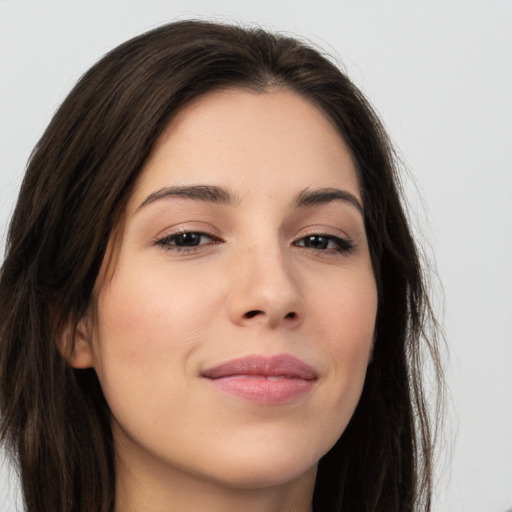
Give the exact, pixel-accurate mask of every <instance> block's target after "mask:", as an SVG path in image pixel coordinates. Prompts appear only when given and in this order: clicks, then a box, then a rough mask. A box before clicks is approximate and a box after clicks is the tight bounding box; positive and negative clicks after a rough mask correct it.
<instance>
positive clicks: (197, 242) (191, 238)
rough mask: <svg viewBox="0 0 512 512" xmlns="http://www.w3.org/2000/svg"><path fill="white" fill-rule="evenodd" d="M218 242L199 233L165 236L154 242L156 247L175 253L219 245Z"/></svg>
mask: <svg viewBox="0 0 512 512" xmlns="http://www.w3.org/2000/svg"><path fill="white" fill-rule="evenodd" d="M219 242H220V240H218V239H216V238H214V237H213V236H211V235H208V234H207V233H201V232H199V231H184V232H179V233H174V234H172V235H167V236H165V237H163V238H161V239H159V240H157V241H156V245H160V246H162V247H163V248H165V249H168V250H175V251H180V250H183V251H186V250H187V249H188V250H194V249H195V248H199V247H201V246H202V245H208V244H215V243H219Z"/></svg>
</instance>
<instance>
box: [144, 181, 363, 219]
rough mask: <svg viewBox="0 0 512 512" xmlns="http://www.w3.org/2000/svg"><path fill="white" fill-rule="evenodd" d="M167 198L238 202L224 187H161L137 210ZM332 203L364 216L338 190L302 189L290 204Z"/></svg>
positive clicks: (351, 197)
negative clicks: (352, 208) (351, 209)
mask: <svg viewBox="0 0 512 512" xmlns="http://www.w3.org/2000/svg"><path fill="white" fill-rule="evenodd" d="M167 197H184V198H187V199H192V200H195V201H204V202H207V203H214V204H223V205H233V204H235V203H237V202H238V199H237V198H236V197H235V195H234V194H233V193H232V192H231V191H230V190H229V189H228V188H226V187H219V186H215V185H183V186H181V185H177V186H172V187H163V188H161V189H159V190H157V191H156V192H152V193H151V194H149V195H148V196H147V197H146V199H144V201H142V203H141V204H140V205H139V206H138V208H137V210H140V209H141V208H143V207H144V206H146V205H148V204H151V203H154V202H155V201H159V200H160V199H164V198H167ZM333 201H344V202H346V203H348V204H350V205H352V206H354V207H355V208H356V209H357V211H358V212H359V213H361V215H363V216H364V210H363V207H362V205H361V203H360V202H359V200H358V199H357V198H356V197H355V196H354V195H353V194H351V193H350V192H348V191H346V190H341V189H338V188H321V189H316V190H310V189H304V190H302V191H301V192H300V193H299V194H298V195H297V197H296V198H295V199H294V201H293V203H292V204H293V206H294V207H295V208H306V207H308V206H317V205H322V204H327V203H330V202H333Z"/></svg>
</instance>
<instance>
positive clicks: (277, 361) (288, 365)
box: [202, 354, 318, 380]
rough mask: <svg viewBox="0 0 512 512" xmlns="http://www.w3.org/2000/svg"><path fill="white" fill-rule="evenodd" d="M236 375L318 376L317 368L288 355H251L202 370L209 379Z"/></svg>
mask: <svg viewBox="0 0 512 512" xmlns="http://www.w3.org/2000/svg"><path fill="white" fill-rule="evenodd" d="M234 375H259V376H263V377H287V378H295V379H304V380H314V379H316V378H317V377H318V375H317V372H316V370H315V369H314V368H313V367H312V366H310V365H308V364H307V363H305V362H304V361H301V360H300V359H298V358H296V357H294V356H291V355H288V354H279V355H275V356H270V357H268V356H263V355H251V356H246V357H240V358H237V359H231V360H229V361H226V362H224V363H221V364H219V365H217V366H213V367H211V368H208V369H206V370H204V371H203V372H202V376H203V377H206V378H208V379H220V378H222V377H230V376H234Z"/></svg>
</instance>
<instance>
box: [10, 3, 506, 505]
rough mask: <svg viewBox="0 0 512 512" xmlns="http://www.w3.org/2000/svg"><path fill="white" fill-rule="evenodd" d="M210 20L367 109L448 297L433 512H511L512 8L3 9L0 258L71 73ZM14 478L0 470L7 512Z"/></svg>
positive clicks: (441, 303)
mask: <svg viewBox="0 0 512 512" xmlns="http://www.w3.org/2000/svg"><path fill="white" fill-rule="evenodd" d="M205 16H210V17H213V18H214V19H217V20H219V19H220V20H227V21H233V20H239V21H242V22H244V23H258V24H260V25H263V26H264V27H267V28H271V29H276V30H281V31H288V32H291V33H295V34H301V35H303V36H305V37H307V38H309V39H311V40H312V41H314V42H315V43H316V44H317V45H319V46H321V47H323V48H325V49H327V50H328V51H329V53H331V54H332V55H334V56H335V58H337V59H338V60H340V61H341V62H342V63H343V64H344V66H345V68H346V70H347V71H348V73H349V75H350V76H351V77H352V79H353V80H354V81H355V82H356V83H357V84H358V85H359V86H360V87H361V88H362V89H363V90H364V91H365V93H366V94H367V96H368V97H369V98H370V100H371V101H372V103H373V104H374V105H375V107H376V109H377V111H378V112H379V113H380V115H381V117H382V118H383V120H384V122H385V124H386V126H387V128H388V130H389V132H390V133H391V136H392V138H393V139H394V141H395V142H396V144H397V145H398V147H399V148H400V151H401V154H402V156H403V160H404V162H405V164H406V166H407V168H408V169H410V171H411V174H412V175H413V176H414V178H413V180H411V179H406V187H407V190H408V195H409V198H410V203H411V214H412V215H413V217H414V219H415V225H416V229H417V231H418V232H419V233H420V236H421V237H422V238H423V239H425V240H426V248H427V252H431V251H433V252H434V253H435V256H436V260H437V266H438V270H439V275H440V280H441V282H442V284H443V288H444V299H443V298H442V295H441V293H440V291H439V287H438V286H437V287H436V288H435V290H436V300H435V302H436V307H437V308H438V311H440V312H442V311H444V315H443V317H444V325H445V330H446V336H447V341H448V345H449V352H450V360H449V363H448V384H449V388H450V396H451V398H450V401H449V404H448V405H449V411H448V412H449V414H448V420H447V425H446V428H445V442H444V444H443V448H442V452H441V457H440V461H439V470H440V471H441V470H444V471H443V472H441V473H440V476H439V482H438V485H437V491H438V492H437V498H436V505H435V511H436V512H451V511H453V512H460V511H464V512H503V511H504V510H505V509H507V508H509V507H512V371H511V367H512V199H511V195H512V99H511V95H512V58H511V57H512V2H510V1H508V0H501V1H492V0H491V1H489V0H486V1H484V0H482V1H477V2H474V1H462V0H461V1H428V2H427V1H418V0H409V1H382V0H381V1H375V2H372V1H359V2H348V1H339V0H338V1H334V0H333V1H324V2H322V1H316V2H311V1H305V0H290V1H288V0H287V1H280V2H279V1H277V2H272V4H271V3H270V2H268V5H267V3H265V2H261V1H252V0H249V1H247V0H246V1H243V2H235V1H234V0H224V1H222V0H215V1H206V0H204V1H200V0H195V1H190V0H187V1H185V0H174V1H172V2H171V1H167V2H164V1H147V0H146V1H142V0H140V1H138V2H130V1H123V2H118V1H110V2H91V1H89V2H87V3H86V2H77V1H66V2H53V1H46V2H28V1H23V0H22V1H20V0H13V1H1V0H0V236H1V241H2V245H3V240H4V236H5V230H6V226H7V222H8V218H9V215H10V213H11V211H12V208H13V203H14V201H15V197H16V193H17V189H18V187H19V183H20V179H21V177H22V174H23V170H24V166H25V162H26V160H27V158H28V156H29V154H30V151H31V149H32V147H33V146H34V144H35V143H36V141H37V139H38V138H39V137H40V135H41V133H42V130H43V129H44V127H45V126H46V124H47V123H48V121H49V119H50V117H51V115H52V113H53V112H54V110H55V108H56V106H57V105H58V104H59V102H60V101H61V100H62V99H63V97H64V96H65V94H66V93H67V92H68V91H69V89H70V88H71V87H72V85H73V83H74V82H75V81H76V79H77V78H78V77H79V76H80V75H81V73H83V72H84V71H85V70H86V69H87V68H88V67H90V66H91V65H92V64H93V63H94V62H95V61H96V60H97V59H98V58H99V57H100V56H101V55H102V54H104V53H105V52H106V51H107V50H109V49H111V48H112V47H114V46H115V45H117V44H119V43H120V42H122V41H124V40H125V39H127V38H129V37H131V36H133V35H135V34H138V33H140V32H142V31H144V30H146V29H149V28H151V27H154V26H157V25H159V24H161V23H163V22H166V21H170V20H172V19H176V18H186V17H205ZM12 478H13V475H12V470H10V469H9V466H8V464H7V462H5V461H2V459H1V457H0V510H2V511H5V512H13V511H14V510H15V502H16V496H17V495H18V494H19V491H18V490H17V485H16V483H15V481H14V480H12V481H11V483H9V479H12ZM20 510H21V508H20Z"/></svg>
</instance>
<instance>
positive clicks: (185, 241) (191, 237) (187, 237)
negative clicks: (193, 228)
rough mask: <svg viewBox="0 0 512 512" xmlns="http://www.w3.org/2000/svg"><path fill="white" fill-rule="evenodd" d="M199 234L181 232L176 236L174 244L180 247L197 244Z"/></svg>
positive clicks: (199, 237) (199, 238)
mask: <svg viewBox="0 0 512 512" xmlns="http://www.w3.org/2000/svg"><path fill="white" fill-rule="evenodd" d="M200 240H201V235H200V234H199V233H182V234H181V235H179V236H177V237H176V245H179V246H181V247H194V246H196V245H199V241H200Z"/></svg>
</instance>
